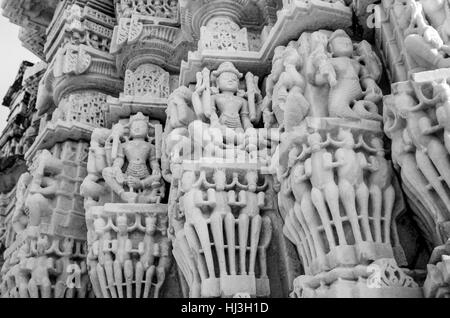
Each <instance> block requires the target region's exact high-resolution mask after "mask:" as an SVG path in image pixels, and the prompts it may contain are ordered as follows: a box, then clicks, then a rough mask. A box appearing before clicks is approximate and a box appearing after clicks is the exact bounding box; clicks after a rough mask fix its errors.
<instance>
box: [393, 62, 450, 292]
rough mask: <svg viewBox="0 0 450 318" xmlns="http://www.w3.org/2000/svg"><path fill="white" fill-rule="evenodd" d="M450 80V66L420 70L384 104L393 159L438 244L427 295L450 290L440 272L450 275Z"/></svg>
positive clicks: (427, 230)
mask: <svg viewBox="0 0 450 318" xmlns="http://www.w3.org/2000/svg"><path fill="white" fill-rule="evenodd" d="M449 78H450V71H449V69H440V70H435V71H427V72H422V73H415V74H414V75H413V76H412V78H411V80H410V81H408V82H399V83H395V84H393V85H392V95H390V96H387V97H386V98H385V102H384V116H385V132H386V134H387V135H388V136H389V137H390V138H391V139H392V159H393V161H394V163H395V164H396V167H397V169H398V170H399V171H400V175H401V178H402V184H403V188H404V190H405V193H406V195H407V197H408V200H409V203H410V206H411V208H412V209H413V211H414V213H415V215H416V217H417V219H418V221H417V223H418V224H419V226H420V229H421V232H422V235H423V236H424V237H425V238H426V240H427V242H428V243H429V245H430V246H431V247H432V248H433V247H436V249H435V251H434V252H433V254H432V256H431V258H430V265H429V268H428V277H427V281H426V282H425V285H424V291H425V295H426V296H427V297H435V296H443V295H445V294H446V293H448V285H446V284H445V281H446V279H447V278H445V274H444V278H441V279H437V280H436V275H438V274H437V272H439V271H442V270H444V272H443V273H445V266H446V265H445V264H446V261H445V259H446V256H445V255H448V253H447V252H446V251H447V249H446V247H445V244H446V242H447V241H448V239H449V238H450V235H449V234H450V231H449V224H450V223H449V213H450V205H449V203H450V201H449V194H448V189H449V184H450V179H449V177H448V175H449V171H450V170H449V169H450V162H449V159H448V156H449V145H448V140H447V139H448V138H447V108H448V103H449V100H450V99H449V98H450V94H449V92H450V86H449V85H448V83H447V81H448V79H449ZM441 256H442V258H441ZM439 263H440V264H441V265H436V264H439ZM435 265H436V266H435ZM438 289H439V290H438Z"/></svg>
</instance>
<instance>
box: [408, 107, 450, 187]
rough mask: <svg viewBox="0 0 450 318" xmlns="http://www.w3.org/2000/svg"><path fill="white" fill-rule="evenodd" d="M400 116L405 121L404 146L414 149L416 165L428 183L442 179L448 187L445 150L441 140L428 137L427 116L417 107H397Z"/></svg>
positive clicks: (448, 163)
mask: <svg viewBox="0 0 450 318" xmlns="http://www.w3.org/2000/svg"><path fill="white" fill-rule="evenodd" d="M399 106H400V116H403V117H404V118H406V119H407V126H406V129H405V131H404V134H403V138H404V140H405V142H406V144H407V145H408V144H409V145H411V146H414V147H416V160H417V164H418V166H419V168H420V170H421V171H422V173H424V175H425V176H426V177H427V179H428V180H429V182H430V183H432V182H433V180H435V182H436V181H438V179H439V177H442V178H443V179H444V181H445V182H446V183H447V185H448V186H450V161H449V160H448V158H447V156H448V152H447V149H446V148H445V147H444V145H443V144H442V142H441V140H440V139H439V138H438V137H436V136H433V135H429V134H428V132H427V128H429V126H430V125H429V118H428V114H427V113H426V112H425V111H424V110H423V109H421V107H420V104H419V105H418V107H416V106H417V105H413V106H411V105H407V104H404V105H399Z"/></svg>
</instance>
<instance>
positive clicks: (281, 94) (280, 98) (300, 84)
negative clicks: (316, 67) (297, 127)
mask: <svg viewBox="0 0 450 318" xmlns="http://www.w3.org/2000/svg"><path fill="white" fill-rule="evenodd" d="M302 65H303V61H302V59H301V57H300V55H299V54H298V52H297V50H296V49H295V48H294V47H293V45H291V46H288V47H286V49H285V50H284V53H283V66H284V71H283V73H281V75H280V77H279V79H278V81H277V83H276V84H275V86H274V88H273V96H272V100H273V102H272V103H273V105H272V109H273V112H274V114H275V116H276V118H277V121H278V123H280V124H281V125H283V124H285V120H288V121H290V120H291V117H290V116H292V115H293V114H295V113H296V110H297V109H298V108H299V109H300V110H301V111H302V113H303V114H305V115H306V114H308V111H309V107H310V105H309V102H308V101H307V100H306V99H305V97H304V96H303V94H304V92H305V87H306V81H305V78H304V77H303V75H302V74H301V73H300V72H299V71H298V69H301V67H302ZM292 94H293V95H292ZM290 95H291V96H292V97H291V98H292V99H294V100H296V102H297V103H296V104H294V103H292V102H289V103H288V101H289V99H288V97H289V96H290ZM288 106H291V107H288ZM295 106H297V107H295ZM286 111H287V113H285V112H286ZM305 115H304V116H305ZM300 120H301V119H300ZM289 124H290V123H289ZM289 126H291V125H289Z"/></svg>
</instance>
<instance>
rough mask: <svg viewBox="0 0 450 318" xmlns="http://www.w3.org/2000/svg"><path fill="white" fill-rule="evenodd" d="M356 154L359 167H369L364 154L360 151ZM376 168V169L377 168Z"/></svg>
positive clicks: (364, 168)
mask: <svg viewBox="0 0 450 318" xmlns="http://www.w3.org/2000/svg"><path fill="white" fill-rule="evenodd" d="M356 156H357V158H358V161H359V164H360V166H361V169H363V170H367V169H369V166H370V164H369V162H367V158H366V156H365V155H364V154H363V153H362V152H357V153H356ZM376 170H378V168H377V169H376ZM376 170H375V171H376Z"/></svg>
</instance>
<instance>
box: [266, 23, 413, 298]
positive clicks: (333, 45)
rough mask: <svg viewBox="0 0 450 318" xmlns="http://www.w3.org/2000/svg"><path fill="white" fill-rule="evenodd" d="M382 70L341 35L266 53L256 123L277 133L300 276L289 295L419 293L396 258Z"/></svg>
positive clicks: (363, 48) (396, 199) (397, 207)
mask: <svg viewBox="0 0 450 318" xmlns="http://www.w3.org/2000/svg"><path fill="white" fill-rule="evenodd" d="M381 72H382V68H381V62H380V61H379V59H378V57H377V56H376V55H375V53H374V52H373V51H372V49H371V46H370V44H369V43H367V42H365V41H363V42H360V43H353V41H352V39H351V38H350V37H349V36H348V35H347V34H346V32H344V31H343V30H337V31H335V32H331V31H325V30H319V31H316V32H313V33H308V32H305V33H303V34H302V35H301V37H300V38H299V40H298V41H297V42H291V43H289V45H288V46H287V47H279V48H278V49H277V52H276V54H275V57H274V61H273V69H272V73H271V75H270V76H269V78H268V80H267V95H268V96H270V97H271V98H270V99H268V100H266V102H267V107H266V108H265V112H266V117H265V119H266V126H268V127H271V126H278V127H279V128H280V129H281V131H283V132H284V133H283V134H282V137H281V143H280V147H279V151H278V154H279V157H274V160H278V162H274V164H277V165H278V167H277V177H278V181H279V182H280V183H281V188H280V194H279V203H280V212H281V214H282V215H283V217H284V233H285V235H286V236H287V237H288V238H289V240H291V241H292V242H293V243H294V244H295V245H296V247H297V251H298V255H299V257H300V259H301V262H302V265H303V269H304V273H305V274H304V275H302V276H300V277H298V278H297V279H295V281H294V292H293V294H292V296H295V297H382V296H383V297H419V296H420V295H421V289H420V288H419V287H418V285H417V284H416V283H415V282H414V281H413V279H412V278H411V277H408V276H407V275H406V274H405V273H404V272H403V270H402V269H400V268H399V267H398V265H397V262H396V260H395V256H397V255H395V254H394V248H393V246H394V247H397V249H399V248H398V247H399V242H398V237H397V236H396V231H395V223H394V222H393V221H394V220H395V218H396V216H397V215H398V214H399V213H400V212H401V211H402V210H403V205H402V201H401V194H400V191H399V189H398V188H397V189H396V187H395V178H394V175H393V172H392V169H391V165H390V163H389V161H387V160H386V158H385V150H384V146H383V145H384V144H383V140H382V138H383V135H382V128H381V121H382V117H381V116H380V115H379V114H378V112H379V110H378V107H379V106H380V104H381V99H382V92H381V90H380V88H379V87H378V85H377V82H378V81H379V80H380V77H381ZM397 252H401V250H399V251H397ZM400 255H401V254H400ZM400 260H401V261H403V259H402V258H401V257H400ZM387 273H389V274H387ZM390 275H392V276H390ZM394 277H395V278H394ZM387 295H389V296H387Z"/></svg>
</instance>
